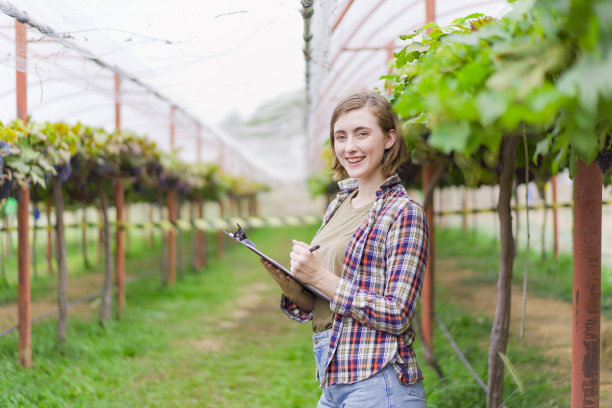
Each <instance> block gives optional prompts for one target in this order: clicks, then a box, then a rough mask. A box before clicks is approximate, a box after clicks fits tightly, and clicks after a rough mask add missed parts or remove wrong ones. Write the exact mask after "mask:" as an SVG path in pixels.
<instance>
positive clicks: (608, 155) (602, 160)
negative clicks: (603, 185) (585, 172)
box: [595, 149, 612, 174]
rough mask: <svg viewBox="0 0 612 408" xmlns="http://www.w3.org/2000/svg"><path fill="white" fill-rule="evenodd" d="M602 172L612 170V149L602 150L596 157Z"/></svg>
mask: <svg viewBox="0 0 612 408" xmlns="http://www.w3.org/2000/svg"><path fill="white" fill-rule="evenodd" d="M595 160H596V161H597V164H598V165H599V169H600V170H601V173H602V174H606V173H607V172H609V171H610V170H612V149H610V150H606V151H604V152H600V153H599V154H598V155H597V158H596V159H595Z"/></svg>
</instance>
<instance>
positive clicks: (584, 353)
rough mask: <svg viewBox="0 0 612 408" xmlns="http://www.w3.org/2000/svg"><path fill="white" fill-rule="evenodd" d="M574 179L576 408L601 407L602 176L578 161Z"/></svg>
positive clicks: (574, 376) (592, 167)
mask: <svg viewBox="0 0 612 408" xmlns="http://www.w3.org/2000/svg"><path fill="white" fill-rule="evenodd" d="M577 168H578V171H577V173H576V176H575V178H574V254H573V255H574V265H573V269H574V275H573V285H574V289H573V294H574V296H573V313H572V408H578V407H580V408H589V407H599V353H600V348H599V347H600V325H601V322H600V320H601V213H602V191H601V190H602V175H601V171H600V170H599V166H598V165H597V163H595V162H593V163H591V164H590V165H586V164H584V163H583V162H582V161H580V160H579V161H578V165H577Z"/></svg>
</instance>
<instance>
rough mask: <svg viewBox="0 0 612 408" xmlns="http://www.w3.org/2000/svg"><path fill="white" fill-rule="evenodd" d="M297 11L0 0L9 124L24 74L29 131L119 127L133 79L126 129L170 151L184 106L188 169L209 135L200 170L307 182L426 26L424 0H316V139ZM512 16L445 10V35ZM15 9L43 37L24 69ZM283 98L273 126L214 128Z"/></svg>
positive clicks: (499, 10)
mask: <svg viewBox="0 0 612 408" xmlns="http://www.w3.org/2000/svg"><path fill="white" fill-rule="evenodd" d="M301 7H302V5H301V3H300V1H298V0H285V1H283V0H258V1H257V2H253V1H249V0H226V1H220V0H208V1H195V0H175V1H173V2H167V1H161V0H129V1H126V0H122V1H119V0H46V1H44V2H43V1H40V0H13V1H10V2H9V1H5V0H0V9H1V10H2V11H4V12H5V13H0V44H1V45H2V49H3V50H4V51H3V52H2V54H0V58H1V63H0V76H1V77H2V81H1V82H0V120H1V121H9V120H12V119H14V112H15V111H16V108H15V69H21V70H25V71H26V72H27V73H28V96H27V98H28V114H30V115H31V116H32V120H34V121H66V122H76V121H81V122H83V123H85V124H88V125H92V126H102V127H104V128H106V129H108V130H112V129H114V126H115V125H114V123H115V117H114V115H115V113H114V102H115V94H114V87H115V78H114V73H115V72H117V73H120V74H122V75H123V76H124V79H122V80H121V85H120V86H121V103H122V112H121V117H122V123H121V127H122V128H124V129H129V130H132V131H134V132H136V133H138V134H145V135H148V136H149V137H151V138H152V139H153V140H155V141H156V142H157V143H158V144H159V145H160V147H161V148H162V149H168V148H169V147H170V146H169V133H170V130H169V129H170V117H171V106H172V105H175V106H176V107H177V108H176V109H175V114H174V118H175V131H176V136H175V140H176V141H177V146H178V147H180V148H182V150H181V155H182V156H183V157H184V158H185V159H186V160H188V161H193V160H196V159H197V157H196V153H195V152H196V149H195V139H196V138H202V139H203V140H204V149H203V152H204V153H203V157H202V159H203V160H204V161H217V162H218V161H223V163H224V164H225V166H226V170H227V171H228V172H230V173H232V172H234V173H243V174H244V173H248V175H249V176H251V177H253V178H257V179H263V180H267V181H268V182H270V181H292V180H298V179H301V178H303V177H304V176H305V175H306V172H307V166H306V162H307V158H309V161H310V169H314V168H316V166H317V165H320V162H319V159H318V155H319V152H320V149H321V144H322V143H323V141H324V140H325V139H326V134H327V131H326V124H327V121H328V119H329V115H330V113H331V110H332V109H333V106H334V104H335V103H336V102H337V101H338V100H339V99H340V98H341V97H342V96H344V95H346V94H347V93H349V92H351V91H355V90H362V89H372V88H373V87H375V86H380V82H379V80H378V78H379V77H380V76H381V75H383V74H385V73H386V70H387V63H388V60H389V51H388V50H387V47H388V46H389V44H392V43H393V44H395V46H396V47H397V46H398V44H399V38H398V37H399V35H400V34H405V33H408V32H411V31H412V30H414V29H415V28H416V27H417V26H419V25H421V24H423V23H424V21H425V1H424V0H415V1H407V0H367V1H366V0H354V1H352V0H326V1H318V0H315V1H314V16H313V19H312V23H313V24H312V34H313V40H312V42H311V49H312V58H313V59H312V63H311V70H312V73H311V81H310V85H311V88H310V96H311V101H312V104H311V110H310V111H309V112H308V117H307V120H306V124H307V125H306V129H304V128H303V126H300V125H301V124H302V123H304V121H303V120H304V118H305V116H304V113H303V112H300V109H298V108H296V104H295V103H294V99H295V98H291V97H289V98H288V97H287V96H286V95H289V94H290V91H295V90H299V89H303V88H304V84H305V80H304V56H303V53H302V49H303V48H304V39H303V27H304V23H303V20H302V16H301V15H300V12H299V11H300V9H301ZM508 9H509V6H508V5H507V4H506V2H505V1H501V0H497V1H466V2H460V3H459V2H455V1H451V0H438V1H437V2H436V16H437V22H438V23H441V24H445V23H448V22H450V21H451V20H453V19H454V18H457V17H460V16H464V15H467V14H469V13H471V12H482V13H484V14H488V15H492V16H495V17H499V16H501V15H502V14H503V13H504V12H506V11H507V10H508ZM7 10H8V11H11V10H12V11H13V12H18V13H20V14H19V15H20V16H21V17H23V18H28V19H30V22H34V23H36V24H38V25H39V26H41V27H40V30H35V29H32V28H28V31H27V40H28V44H27V64H26V65H25V66H24V65H23V64H21V63H18V62H17V60H16V58H15V24H14V21H15V20H14V18H13V17H10V16H9V15H7V14H6V12H7ZM8 14H11V13H8ZM334 26H336V27H335V29H333V30H332V28H334ZM49 29H51V30H52V31H49ZM396 49H397V48H396ZM281 94H284V95H285V96H284V97H281V98H280V99H279V101H278V102H277V104H278V105H279V106H278V108H276V109H273V108H270V107H268V108H267V110H266V109H264V110H263V111H262V110H259V111H258V114H260V113H261V112H267V113H266V114H267V115H268V116H264V117H263V118H262V120H263V119H265V120H266V121H267V125H265V124H262V123H259V124H258V126H256V127H253V128H252V130H250V129H249V127H245V126H244V124H240V123H236V126H235V128H234V129H232V125H231V123H230V124H229V125H228V124H227V123H225V124H224V126H223V128H224V130H225V131H223V130H220V128H219V127H218V124H219V123H220V122H221V121H222V119H224V117H226V116H227V115H228V114H230V113H232V112H238V113H239V114H240V116H242V117H244V116H247V115H251V114H252V113H253V112H254V111H255V108H256V107H257V106H258V105H260V104H261V103H262V102H265V101H270V100H271V99H273V98H275V97H276V96H277V95H281ZM302 109H303V108H302ZM230 135H232V136H234V137H232V136H230ZM222 156H223V158H222ZM226 156H227V157H226ZM236 157H240V158H241V160H233V158H236ZM257 175H259V177H257Z"/></svg>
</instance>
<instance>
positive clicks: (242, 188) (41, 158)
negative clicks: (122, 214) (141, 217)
mask: <svg viewBox="0 0 612 408" xmlns="http://www.w3.org/2000/svg"><path fill="white" fill-rule="evenodd" d="M0 170H1V175H0V194H1V198H5V197H8V196H10V195H11V194H13V193H14V191H13V190H14V189H13V185H14V183H15V182H16V183H18V185H24V184H32V185H33V188H34V195H35V198H36V199H35V201H37V200H38V199H40V198H43V196H44V195H45V194H49V192H48V190H47V188H48V185H49V183H50V182H59V183H62V184H64V190H65V191H66V192H67V195H68V197H69V199H70V201H72V202H79V203H85V204H90V203H92V202H93V201H94V200H95V199H96V198H97V196H98V189H99V185H100V184H101V183H102V184H103V185H104V186H106V187H105V188H106V189H107V190H108V193H109V194H110V193H111V191H110V190H111V189H110V182H111V181H113V180H118V179H121V180H123V182H126V183H128V184H129V185H131V186H132V187H133V188H131V189H128V195H127V197H128V198H129V199H130V200H133V201H151V202H152V201H158V198H159V194H163V193H164V192H165V191H167V190H168V189H169V188H176V189H177V191H178V192H179V194H180V195H181V196H184V197H188V198H195V197H197V195H198V194H202V195H204V197H205V198H206V199H211V200H218V199H221V198H222V197H223V196H224V195H225V194H227V192H228V191H229V190H230V189H231V188H233V189H234V190H235V192H236V193H239V194H244V193H249V194H252V193H256V192H257V191H262V190H264V189H265V188H267V187H266V186H263V185H261V184H256V183H253V182H252V181H250V180H247V179H244V178H242V179H235V180H230V179H228V178H224V176H222V175H220V172H219V168H218V167H217V166H214V165H193V164H187V163H184V162H182V161H180V160H179V159H178V157H176V156H174V155H172V154H169V153H164V152H161V151H160V150H159V149H158V148H157V146H156V144H155V143H154V142H152V141H150V140H149V139H147V138H146V137H142V136H138V135H135V134H134V133H132V132H127V131H117V132H113V133H108V132H106V131H104V130H103V129H96V128H91V127H88V126H84V125H82V124H80V123H77V124H76V125H69V124H66V123H45V124H37V123H29V124H27V125H26V124H24V123H23V122H22V121H20V120H18V121H15V122H12V123H10V124H9V125H8V126H4V125H3V124H2V123H0Z"/></svg>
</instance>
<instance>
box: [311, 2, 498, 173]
mask: <svg viewBox="0 0 612 408" xmlns="http://www.w3.org/2000/svg"><path fill="white" fill-rule="evenodd" d="M324 3H325V5H321V4H318V7H317V6H316V5H315V14H314V16H313V21H316V24H313V41H312V42H313V45H312V47H313V53H318V54H316V56H315V57H313V63H312V70H313V73H312V81H311V100H312V107H311V111H310V113H309V119H308V122H309V130H308V137H309V140H311V141H312V142H311V144H310V148H309V152H308V157H309V159H308V166H309V169H310V170H316V169H318V168H320V167H321V165H322V163H321V146H322V144H323V143H324V141H325V140H326V139H327V138H328V128H327V127H328V125H329V118H330V116H331V112H332V110H333V107H334V106H335V104H336V103H337V102H338V101H339V100H340V99H341V98H342V97H343V96H346V95H348V94H350V93H352V92H357V91H363V90H370V89H373V88H380V89H382V88H383V82H382V81H381V80H380V79H379V78H380V77H381V75H385V74H386V73H388V69H389V68H388V66H389V65H388V64H389V60H390V59H391V58H392V56H393V52H394V51H398V50H400V49H401V48H403V47H404V46H405V45H406V43H404V42H403V41H401V40H400V38H399V36H400V35H402V34H409V33H411V32H413V31H414V30H415V29H417V28H418V27H420V26H422V25H423V24H425V21H426V20H425V1H424V0H413V1H405V0H378V1H352V0H341V1H335V2H324ZM435 8H436V10H435V20H436V23H438V24H439V25H445V24H449V23H450V22H451V21H453V20H454V19H456V18H459V17H464V16H467V15H468V14H471V13H475V12H479V13H483V14H485V15H489V16H492V17H501V16H502V15H503V14H505V13H506V12H507V11H509V10H510V6H509V5H508V3H507V2H506V1H505V0H489V1H470V2H462V3H461V4H458V3H457V2H454V1H450V0H444V1H440V0H438V1H436V7H435Z"/></svg>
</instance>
